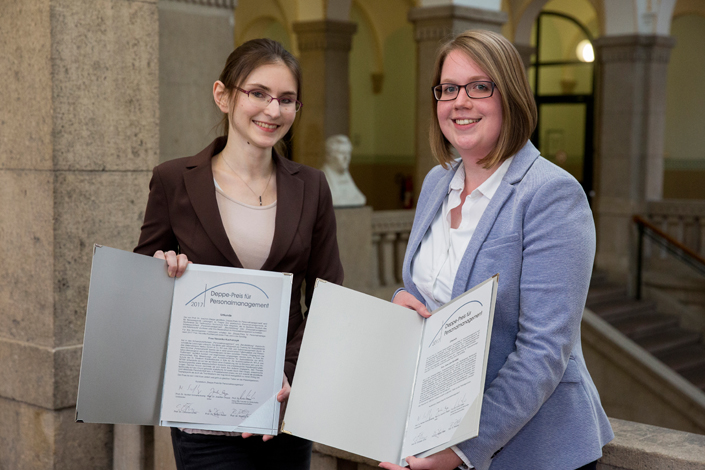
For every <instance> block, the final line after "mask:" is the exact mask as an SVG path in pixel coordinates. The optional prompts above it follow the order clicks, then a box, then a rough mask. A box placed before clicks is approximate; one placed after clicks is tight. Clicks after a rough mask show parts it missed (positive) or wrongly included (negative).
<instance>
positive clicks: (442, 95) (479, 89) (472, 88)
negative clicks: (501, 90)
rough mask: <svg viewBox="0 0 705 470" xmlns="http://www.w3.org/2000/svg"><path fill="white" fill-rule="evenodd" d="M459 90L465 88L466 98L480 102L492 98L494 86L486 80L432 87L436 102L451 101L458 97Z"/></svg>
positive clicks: (442, 84)
mask: <svg viewBox="0 0 705 470" xmlns="http://www.w3.org/2000/svg"><path fill="white" fill-rule="evenodd" d="M461 88H465V93H466V94H467V95H468V98H472V99H474V100H482V99H485V98H489V97H490V96H492V94H493V93H494V89H495V88H496V85H495V84H494V82H490V81H487V80H480V81H477V82H470V83H468V84H467V85H456V84H454V83H441V84H440V85H436V86H434V87H433V96H434V98H436V101H453V100H454V99H456V98H457V97H458V94H459V93H460V89H461Z"/></svg>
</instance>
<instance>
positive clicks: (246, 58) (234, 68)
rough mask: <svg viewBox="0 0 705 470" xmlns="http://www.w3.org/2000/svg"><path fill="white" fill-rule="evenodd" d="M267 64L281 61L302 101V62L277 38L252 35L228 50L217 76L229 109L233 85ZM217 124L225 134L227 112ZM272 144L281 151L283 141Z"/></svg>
mask: <svg viewBox="0 0 705 470" xmlns="http://www.w3.org/2000/svg"><path fill="white" fill-rule="evenodd" d="M267 64H284V65H285V66H286V67H287V68H288V69H289V70H290V71H291V74H292V75H293V76H294V80H296V99H298V100H299V101H301V66H299V61H298V60H296V57H294V56H293V55H291V53H290V52H289V51H287V50H286V49H284V46H282V45H281V44H280V43H278V42H277V41H274V40H272V39H267V38H262V39H252V40H250V41H247V42H245V43H244V44H242V45H241V46H240V47H238V48H236V49H235V50H234V51H233V52H231V53H230V55H229V56H228V60H226V61H225V67H223V71H222V72H221V73H220V77H219V78H218V80H220V81H221V82H223V85H225V89H226V92H227V96H228V101H229V102H230V112H232V110H233V109H234V106H235V102H236V101H237V98H236V99H231V98H232V97H233V96H236V95H234V93H235V92H236V91H237V90H236V88H237V87H239V86H240V85H242V83H243V82H244V81H245V80H246V79H247V77H249V76H250V74H251V73H252V72H254V71H255V69H257V68H258V67H261V66H262V65H267ZM220 125H221V126H222V128H221V129H222V130H221V134H222V135H226V136H227V135H228V130H229V129H230V121H229V118H228V114H224V115H223V119H222V121H221V122H220ZM274 147H275V149H276V150H277V152H279V154H283V151H284V147H285V145H284V142H282V141H281V140H280V141H279V142H277V144H276V145H275V146H274Z"/></svg>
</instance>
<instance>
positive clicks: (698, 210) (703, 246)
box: [644, 200, 705, 258]
mask: <svg viewBox="0 0 705 470" xmlns="http://www.w3.org/2000/svg"><path fill="white" fill-rule="evenodd" d="M647 212H648V214H647V218H648V219H649V220H650V221H651V223H653V224H654V225H656V226H658V227H659V228H661V230H663V231H664V232H666V233H668V234H669V235H671V236H672V237H674V238H675V239H676V240H678V241H679V242H680V243H682V244H684V245H685V246H687V247H688V248H690V249H691V250H693V251H695V252H696V253H699V254H700V255H701V256H704V257H705V201H683V200H665V201H652V202H650V203H649V205H648V208H647ZM645 248H646V250H645V252H644V254H645V256H646V257H650V256H655V255H656V253H654V251H653V250H654V247H652V246H650V245H649V244H647V246H646V247H645ZM658 255H659V257H660V258H664V257H666V253H665V252H664V251H663V250H659V252H658Z"/></svg>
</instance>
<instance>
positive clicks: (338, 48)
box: [294, 20, 357, 168]
mask: <svg viewBox="0 0 705 470" xmlns="http://www.w3.org/2000/svg"><path fill="white" fill-rule="evenodd" d="M294 31H295V32H296V36H297V40H298V45H299V52H300V57H299V60H300V62H301V69H302V73H303V88H302V91H301V98H302V100H301V101H302V102H303V103H304V107H303V109H302V110H301V111H299V113H300V116H298V119H297V121H298V122H297V123H296V124H295V127H294V159H295V160H296V161H298V162H301V163H305V164H306V165H310V166H313V167H316V168H320V167H321V165H322V164H323V159H324V147H325V140H326V138H328V137H330V136H332V135H335V134H345V135H349V134H350V86H349V78H348V63H349V60H348V59H349V55H350V47H351V46H352V36H353V34H355V31H357V25H356V24H355V23H352V22H348V21H334V20H318V21H305V22H299V23H294Z"/></svg>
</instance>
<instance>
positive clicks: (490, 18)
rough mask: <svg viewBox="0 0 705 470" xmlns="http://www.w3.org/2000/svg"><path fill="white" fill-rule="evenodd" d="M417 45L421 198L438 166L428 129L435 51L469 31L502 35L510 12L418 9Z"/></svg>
mask: <svg viewBox="0 0 705 470" xmlns="http://www.w3.org/2000/svg"><path fill="white" fill-rule="evenodd" d="M409 21H411V22H412V23H414V36H415V38H416V42H417V44H418V48H417V52H416V54H417V55H416V57H417V61H416V63H417V71H416V174H415V176H414V188H415V190H416V193H417V195H418V192H419V191H420V190H421V183H422V182H423V179H424V178H425V177H426V173H428V172H429V170H430V169H431V168H433V167H434V166H435V165H437V162H436V159H435V158H434V157H433V154H432V153H431V147H430V145H429V143H428V130H429V125H430V122H431V117H432V116H433V114H432V108H431V106H435V100H434V99H433V94H432V92H431V87H432V86H433V83H431V81H432V79H433V66H434V64H435V61H436V52H437V51H438V48H439V46H440V45H441V44H443V42H444V41H446V40H448V39H451V38H452V37H453V36H455V35H457V34H459V33H461V32H463V31H466V30H468V29H487V30H490V31H495V32H497V33H500V32H501V28H502V25H503V24H504V23H506V21H507V13H505V12H502V11H490V10H481V9H477V8H470V7H464V6H458V5H445V6H434V7H418V8H412V9H411V10H410V11H409Z"/></svg>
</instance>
